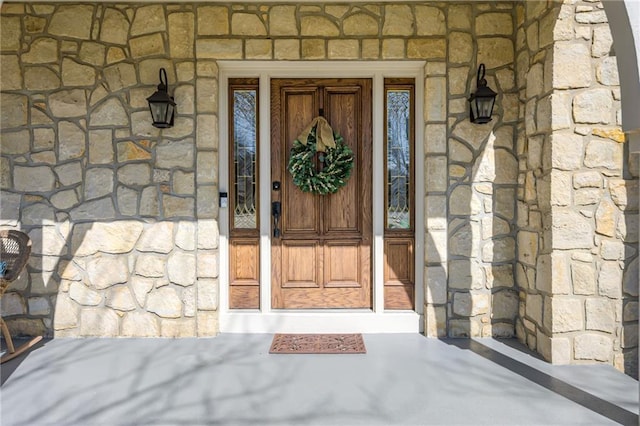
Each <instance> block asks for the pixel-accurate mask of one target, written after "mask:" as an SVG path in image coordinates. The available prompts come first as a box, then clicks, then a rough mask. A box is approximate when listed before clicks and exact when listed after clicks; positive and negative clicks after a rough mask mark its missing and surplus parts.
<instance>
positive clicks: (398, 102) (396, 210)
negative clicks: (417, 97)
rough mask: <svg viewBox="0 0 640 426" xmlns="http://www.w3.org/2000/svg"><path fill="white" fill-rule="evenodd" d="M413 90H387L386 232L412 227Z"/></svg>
mask: <svg viewBox="0 0 640 426" xmlns="http://www.w3.org/2000/svg"><path fill="white" fill-rule="evenodd" d="M411 111H412V108H411V90H409V89H400V88H399V89H395V88H387V90H386V118H387V123H386V124H387V140H386V145H387V146H386V148H387V149H386V153H387V197H386V201H387V215H386V216H387V218H386V228H387V229H409V228H411V204H410V203H411V198H410V197H411V134H412V132H411Z"/></svg>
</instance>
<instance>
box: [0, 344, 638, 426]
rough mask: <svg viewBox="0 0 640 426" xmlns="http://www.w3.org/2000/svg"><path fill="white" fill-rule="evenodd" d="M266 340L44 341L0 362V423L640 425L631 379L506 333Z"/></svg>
mask: <svg viewBox="0 0 640 426" xmlns="http://www.w3.org/2000/svg"><path fill="white" fill-rule="evenodd" d="M272 337H273V336H272V335H266V334H265V335H240V334H223V335H220V336H218V337H216V338H214V339H180V340H171V339H55V340H49V341H45V342H44V343H43V344H40V345H39V346H38V347H36V349H34V350H32V351H31V352H30V353H29V354H28V355H26V356H24V355H23V356H21V357H18V358H16V359H14V360H12V361H9V362H7V363H5V364H3V365H2V387H1V389H0V390H1V393H0V410H1V414H0V424H2V425H3V426H10V425H47V424H55V425H83V426H89V425H205V424H221V425H236V424H238V425H274V424H276V425H280V424H285V425H289V424H290V425H305V424H319V425H357V424H366V425H374V424H383V425H436V424H446V425H450V424H473V425H482V424H484V425H496V424H502V425H515V424H518V425H522V424H526V425H550V424H554V425H557V424H576V425H577V424H579V425H587V424H597V425H600V424H616V423H621V424H628V425H637V424H638V382H637V381H635V380H633V379H632V378H630V377H629V376H626V375H624V374H622V373H619V372H617V371H616V370H615V369H613V368H612V367H609V366H552V365H549V364H547V363H545V362H543V361H541V360H540V359H538V358H536V357H535V356H534V355H532V354H531V353H530V352H528V351H527V350H526V349H524V348H523V347H522V346H521V345H519V344H518V343H517V342H515V341H512V340H506V341H503V340H493V339H474V340H435V339H427V338H425V337H424V336H421V335H417V334H415V335H414V334H376V335H372V334H367V335H365V336H364V340H365V344H366V346H367V354H364V355H270V354H269V353H268V352H269V347H270V344H271V339H272ZM18 343H19V342H18Z"/></svg>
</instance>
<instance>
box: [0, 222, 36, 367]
mask: <svg viewBox="0 0 640 426" xmlns="http://www.w3.org/2000/svg"><path fill="white" fill-rule="evenodd" d="M30 254H31V240H30V239H29V236H28V235H27V234H25V233H24V232H20V231H16V230H13V229H11V230H4V231H0V263H2V265H3V266H4V267H5V268H4V274H2V275H1V276H0V297H2V296H3V295H4V292H5V291H6V290H7V288H8V287H9V285H10V284H11V283H12V282H13V281H14V280H16V279H17V278H18V276H20V273H21V272H22V270H23V269H24V267H25V265H26V264H27V260H29V255H30ZM0 327H1V328H2V335H3V336H4V340H5V342H6V344H7V352H6V354H5V355H4V356H3V357H2V358H0V364H2V363H3V362H5V361H9V360H10V359H13V358H15V357H17V356H18V355H20V354H22V353H23V352H25V351H27V350H28V349H29V348H31V347H33V346H34V345H35V344H36V343H38V342H39V341H40V340H41V339H42V336H37V337H34V338H33V339H31V340H29V341H28V342H27V343H25V344H23V345H21V346H20V347H19V348H18V349H16V348H15V347H14V346H13V340H12V339H11V334H10V333H9V328H8V327H7V324H6V323H5V322H4V320H3V319H2V317H0Z"/></svg>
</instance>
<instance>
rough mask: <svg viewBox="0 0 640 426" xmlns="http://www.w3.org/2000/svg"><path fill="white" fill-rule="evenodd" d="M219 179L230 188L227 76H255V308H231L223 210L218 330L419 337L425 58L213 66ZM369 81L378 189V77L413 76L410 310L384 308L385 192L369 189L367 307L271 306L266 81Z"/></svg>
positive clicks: (380, 100) (380, 106) (380, 119)
mask: <svg viewBox="0 0 640 426" xmlns="http://www.w3.org/2000/svg"><path fill="white" fill-rule="evenodd" d="M217 64H218V67H219V70H220V74H219V117H218V118H219V120H218V121H219V132H220V134H219V142H220V144H219V168H218V170H219V182H220V189H219V190H220V191H221V192H228V191H229V189H230V188H229V168H228V167H229V164H228V158H229V140H228V139H229V138H228V135H229V132H228V120H226V119H221V118H222V117H228V114H229V110H228V108H229V105H228V93H229V92H228V87H229V86H228V83H229V78H248V77H252V78H258V79H259V80H260V89H259V99H260V101H259V106H258V108H259V114H260V123H261V125H260V129H259V135H260V146H259V148H260V151H259V152H260V159H261V164H260V166H261V167H260V168H259V180H260V187H259V191H260V195H261V196H260V306H261V309H259V310H230V309H229V209H228V208H221V209H220V216H219V220H220V222H219V226H220V265H221V267H220V281H219V282H220V286H219V287H220V290H219V296H220V299H219V310H220V311H219V315H220V317H219V319H220V331H221V332H223V333H277V332H282V333H345V332H353V333H403V332H405V333H417V332H421V331H422V330H423V323H424V322H423V312H422V311H423V304H424V285H423V281H424V267H423V265H424V193H425V192H424V162H423V161H420V159H422V158H424V144H423V141H424V137H423V136H424V122H423V120H422V117H423V105H424V102H423V99H424V67H425V64H426V63H425V62H424V61H358V62H356V61H218V62H217ZM348 77H352V78H371V79H372V81H373V99H372V107H373V108H372V115H373V129H372V131H373V134H372V136H373V182H372V184H373V185H372V188H383V187H384V186H385V185H384V159H383V152H384V150H383V143H384V78H385V77H409V78H415V82H416V86H415V117H416V120H415V121H416V123H415V135H416V143H415V151H414V152H415V158H414V161H415V194H416V195H415V215H416V217H415V230H416V231H415V262H414V264H415V283H416V286H415V307H416V310H415V311H384V299H383V297H382V295H383V294H384V293H383V291H384V282H383V280H384V270H383V268H384V266H383V265H384V263H383V250H384V214H383V212H384V194H383V193H382V192H381V191H373V194H372V197H373V198H372V200H373V212H372V213H373V235H374V238H373V250H372V265H373V309H365V310H286V311H284V310H272V309H271V216H270V213H271V208H270V195H271V168H270V167H265V166H264V165H265V164H269V162H270V158H271V150H270V145H271V143H270V142H271V136H270V135H271V115H270V99H271V98H270V80H271V79H272V78H348Z"/></svg>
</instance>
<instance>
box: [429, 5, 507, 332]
mask: <svg viewBox="0 0 640 426" xmlns="http://www.w3.org/2000/svg"><path fill="white" fill-rule="evenodd" d="M447 12H448V13H447V29H448V35H447V41H448V43H447V51H448V64H446V65H447V68H446V72H442V77H441V78H442V79H443V82H444V79H445V78H447V92H448V94H449V99H448V107H447V110H446V120H447V121H446V125H447V127H446V129H447V143H446V145H444V144H442V145H441V146H435V145H434V144H432V143H431V142H432V141H433V140H434V136H436V135H437V133H436V132H434V127H433V126H435V123H433V124H431V122H432V121H434V118H435V119H440V120H442V118H441V117H444V114H443V115H436V116H434V115H433V114H427V121H428V122H429V124H428V125H427V129H426V132H425V133H426V135H427V136H426V139H427V141H426V148H427V149H426V151H427V154H428V156H427V161H426V164H425V169H426V174H427V181H426V189H427V199H426V205H427V208H426V212H425V214H426V217H425V222H426V224H427V235H426V246H427V254H426V258H427V271H426V280H427V292H426V294H427V295H428V296H429V295H430V294H431V299H428V300H427V306H426V307H425V312H426V315H425V317H426V322H427V327H426V330H427V334H428V335H430V336H444V335H448V336H450V337H470V336H473V337H480V336H483V337H490V336H500V337H510V336H513V335H514V321H515V317H516V315H517V306H518V296H517V292H516V291H515V288H514V278H513V267H514V261H515V202H514V200H515V194H516V187H517V161H516V158H515V154H514V140H515V139H514V136H515V131H516V124H517V121H518V114H517V104H518V97H517V91H516V88H515V65H514V14H513V9H512V7H511V5H510V4H497V5H494V6H488V5H486V4H481V3H473V4H467V5H464V4H459V5H451V6H450V8H449V10H448V11H447ZM480 63H484V64H485V65H486V70H487V81H488V85H489V86H490V87H492V88H493V89H494V90H496V91H497V92H498V93H499V95H498V97H497V99H496V109H495V111H494V116H493V121H492V122H491V123H490V124H486V125H478V124H473V123H470V122H469V112H468V108H469V107H468V102H467V97H468V96H469V93H471V92H473V91H475V90H476V76H477V71H478V66H479V64H480ZM429 71H430V68H429V66H427V74H428V75H430V73H429ZM443 71H444V70H443ZM432 80H433V81H435V79H431V78H430V77H428V78H427V85H426V97H427V104H428V103H429V102H430V87H431V86H432V84H430V81H432ZM431 109H433V107H431ZM443 112H444V111H443ZM442 121H444V120H442ZM436 141H437V139H436ZM438 148H441V149H442V150H441V151H439V150H438ZM445 171H446V174H445ZM441 218H446V220H441ZM441 228H443V229H441ZM431 245H433V246H434V247H435V248H436V250H435V251H437V253H438V255H435V253H433V252H432V251H431V249H432V246H431ZM440 262H442V264H441V263H440ZM445 262H446V263H445ZM447 272H448V279H444V276H446V275H447ZM438 279H441V280H442V285H443V289H444V285H445V283H447V284H448V286H447V288H446V294H445V293H444V291H442V292H441V293H436V292H434V291H433V290H434V289H435V288H439V287H437V285H438V282H439V281H438ZM436 295H437V296H440V297H439V298H436V297H434V296H436ZM445 319H446V321H445ZM434 320H435V324H436V325H438V327H436V328H435V329H434V327H433V323H434Z"/></svg>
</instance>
